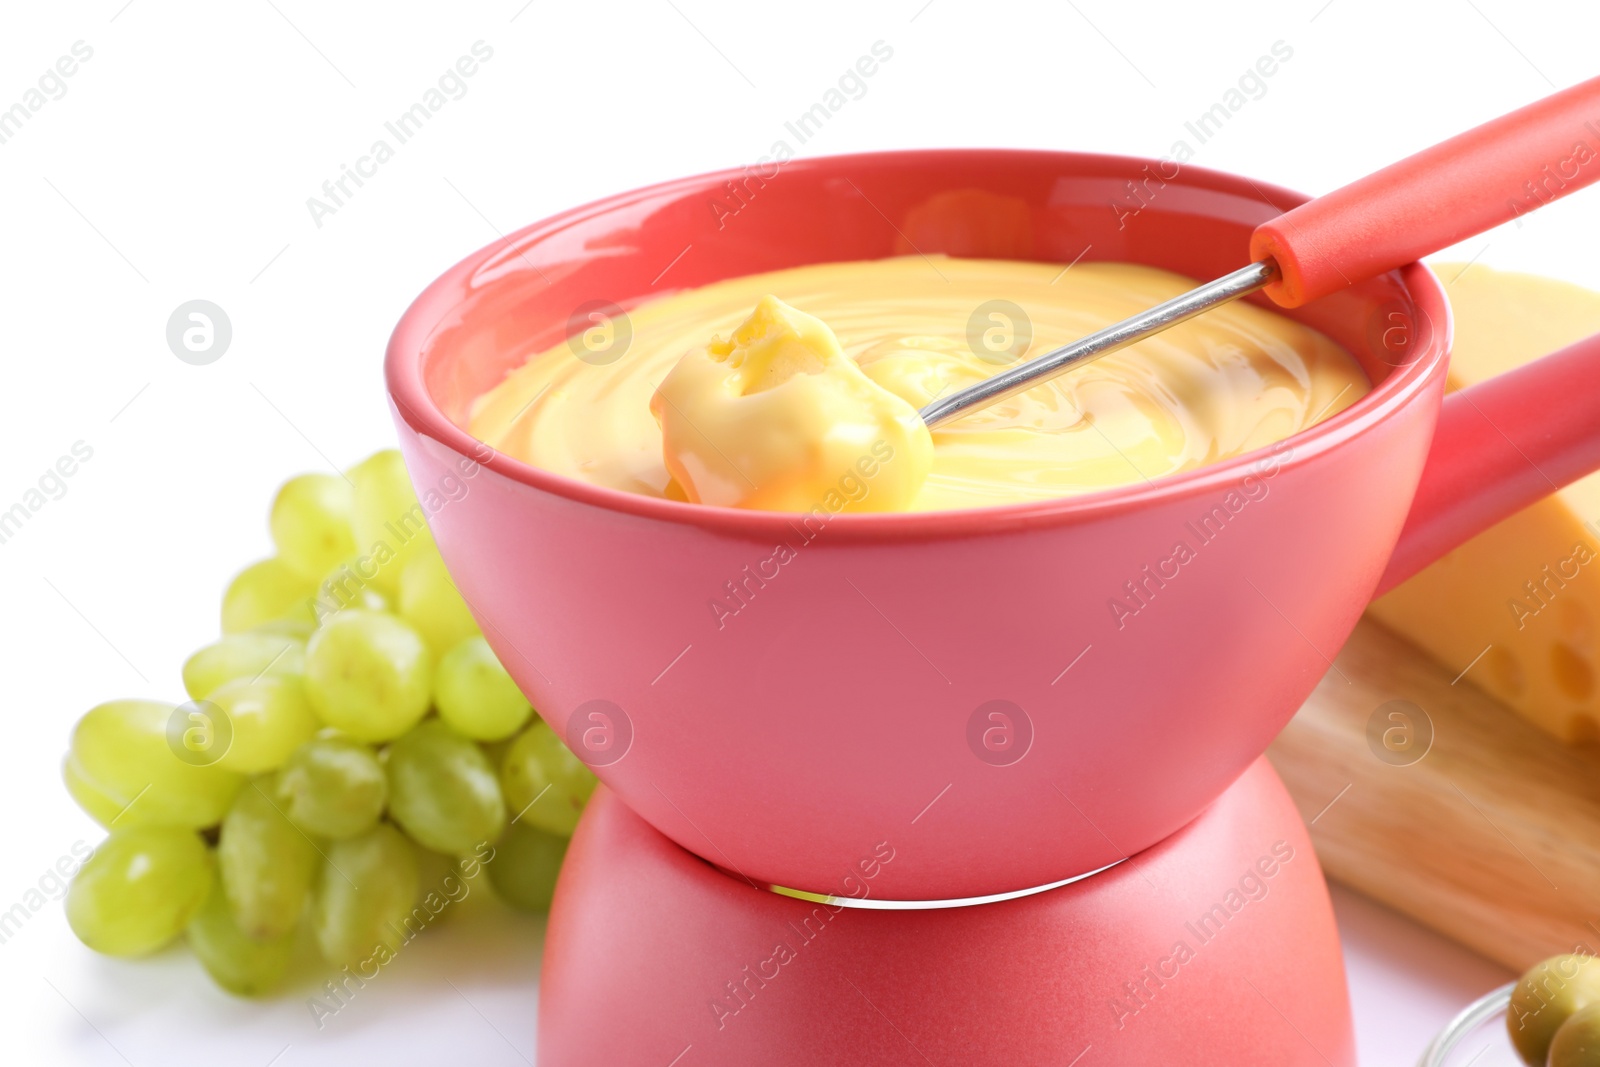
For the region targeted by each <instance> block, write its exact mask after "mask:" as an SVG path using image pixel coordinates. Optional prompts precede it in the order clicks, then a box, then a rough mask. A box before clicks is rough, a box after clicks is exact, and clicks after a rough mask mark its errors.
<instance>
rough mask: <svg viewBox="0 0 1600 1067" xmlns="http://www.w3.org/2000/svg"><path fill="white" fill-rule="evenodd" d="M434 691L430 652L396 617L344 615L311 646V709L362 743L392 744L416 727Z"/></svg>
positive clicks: (374, 613) (320, 632) (367, 613)
mask: <svg viewBox="0 0 1600 1067" xmlns="http://www.w3.org/2000/svg"><path fill="white" fill-rule="evenodd" d="M432 688H433V664H432V660H431V658H430V657H429V655H428V646H427V645H425V644H424V643H423V641H422V638H420V637H418V636H417V632H416V631H415V630H413V629H412V628H411V627H409V626H407V625H406V624H405V623H403V622H401V621H400V620H399V619H397V618H395V617H394V616H393V615H385V614H383V613H382V612H377V611H365V610H361V609H352V610H350V611H342V612H340V613H339V614H337V615H335V616H334V617H333V618H331V619H329V620H328V621H327V623H326V624H324V625H323V626H322V627H321V628H320V629H319V630H317V632H316V633H314V634H312V635H311V643H310V644H309V645H307V646H306V695H307V696H308V697H310V699H311V706H312V707H313V708H314V709H316V712H317V714H318V715H319V716H320V717H321V718H322V721H323V722H325V723H327V724H328V725H329V726H332V727H333V728H335V729H337V730H341V731H343V732H344V733H347V734H349V735H351V736H352V737H356V738H359V739H360V740H362V741H387V740H389V739H390V738H393V737H399V736H400V735H401V734H403V733H405V732H406V731H407V730H409V729H411V728H412V727H413V726H415V725H416V724H417V721H418V720H420V719H421V718H422V716H424V715H425V714H427V712H428V703H429V701H430V699H431V697H432Z"/></svg>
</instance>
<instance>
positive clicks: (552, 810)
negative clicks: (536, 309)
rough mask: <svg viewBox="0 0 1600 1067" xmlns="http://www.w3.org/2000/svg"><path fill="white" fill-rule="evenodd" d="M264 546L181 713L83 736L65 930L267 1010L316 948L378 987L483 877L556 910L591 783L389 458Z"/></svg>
mask: <svg viewBox="0 0 1600 1067" xmlns="http://www.w3.org/2000/svg"><path fill="white" fill-rule="evenodd" d="M271 530H272V539H273V542H274V545H275V546H276V549H277V554H276V555H274V556H272V557H271V558H269V559H264V560H262V561H260V562H258V563H253V564H251V565H250V566H248V567H246V568H245V569H244V570H243V571H241V572H240V573H239V575H238V576H237V577H236V578H234V579H233V581H232V583H231V584H230V585H229V586H228V589H227V592H226V593H224V594H223V598H222V637H221V638H220V639H219V640H218V641H216V642H215V643H213V644H210V645H207V646H206V647H205V648H202V649H200V650H199V651H198V652H196V653H194V655H192V656H190V657H189V659H188V661H187V662H186V663H185V664H184V665H183V685H184V689H185V690H186V691H187V693H188V697H189V700H188V701H187V702H186V703H184V704H181V705H173V704H167V703H161V702H158V701H153V700H115V701H112V702H110V703H107V704H101V705H99V706H98V707H96V708H93V709H91V710H90V711H89V713H88V714H86V715H84V716H83V718H82V719H80V720H79V721H78V724H77V726H76V727H75V728H74V730H73V733H72V746H71V750H70V751H69V753H68V754H67V758H66V764H65V767H64V769H63V775H64V777H65V779H66V785H67V790H68V792H70V793H71V794H72V796H73V798H74V799H75V800H77V802H78V803H79V804H80V805H82V807H83V809H84V810H85V811H87V812H88V813H89V814H90V815H91V816H93V817H94V818H95V819H96V820H97V821H99V822H100V823H101V824H102V825H104V826H105V827H106V828H107V829H108V830H109V831H110V836H108V837H107V838H106V839H105V841H103V842H102V843H101V844H100V845H99V847H98V848H96V849H95V852H94V855H93V856H92V857H91V858H90V859H89V860H88V861H87V862H86V863H85V864H84V865H83V867H82V869H81V870H80V871H79V872H78V875H77V877H76V878H75V879H74V881H73V884H72V888H71V891H70V892H69V894H68V896H67V904H66V907H67V919H68V921H69V922H70V924H71V926H72V929H73V931H74V932H75V933H76V934H77V935H78V937H79V938H80V939H81V940H82V941H83V943H84V944H86V945H88V946H89V947H90V948H92V949H95V950H97V951H99V952H104V953H108V954H110V955H114V956H140V955H145V954H147V953H150V952H153V951H155V950H157V949H159V948H161V947H162V946H164V945H166V944H167V943H169V942H171V941H173V940H175V939H176V938H177V937H178V936H179V935H180V934H181V935H185V936H186V939H187V941H188V943H189V946H190V948H191V949H192V950H193V951H194V953H195V955H196V956H198V957H199V959H200V962H201V963H202V964H203V965H204V966H205V968H206V970H207V971H208V972H209V973H210V974H211V976H212V977H213V978H214V979H215V980H216V981H217V983H218V984H219V985H221V986H222V987H223V988H225V989H227V990H229V991H231V992H233V993H237V994H241V995H260V994H264V993H267V992H270V991H272V990H273V989H274V988H276V987H277V986H278V985H279V984H280V983H281V982H282V981H283V980H284V976H285V974H286V973H287V971H288V968H289V966H290V962H291V960H292V958H293V957H294V955H295V953H296V951H297V945H303V944H305V943H308V942H309V943H311V944H314V945H315V946H316V949H317V951H318V952H319V953H320V954H321V956H322V958H323V959H324V960H326V962H327V964H329V965H331V966H332V967H334V968H342V967H352V966H353V967H359V968H362V973H368V974H370V968H371V966H372V965H373V963H374V962H377V963H379V964H381V963H384V962H387V960H388V959H389V958H390V957H392V956H393V955H394V954H395V953H396V952H398V951H399V949H400V947H401V946H402V945H403V944H404V943H406V942H408V941H409V940H410V938H411V937H412V936H415V933H416V932H417V931H418V930H419V929H420V928H422V927H426V926H427V925H428V924H429V922H430V921H431V919H432V918H433V917H434V916H436V915H437V914H438V913H439V909H440V907H442V905H441V904H439V901H441V900H445V901H447V902H452V901H456V900H458V899H460V895H459V894H460V887H461V886H462V885H466V884H468V883H470V882H471V880H473V879H477V878H478V876H479V875H480V874H486V875H487V879H488V882H489V883H490V884H491V885H492V886H493V887H494V890H495V894H496V895H497V896H499V897H500V898H501V899H502V900H504V901H506V902H507V903H509V904H510V905H512V906H513V907H516V908H519V909H523V910H534V911H537V910H543V909H545V908H547V907H549V904H550V896H551V893H552V891H553V889H554V886H555V880H556V875H557V873H558V872H559V870H560V866H561V860H562V857H563V856H564V855H565V852H566V846H567V839H568V838H569V837H570V836H571V834H572V831H573V828H574V827H575V826H576V824H577V821H578V816H579V815H580V814H581V813H582V810H583V806H584V804H585V803H586V802H587V800H588V798H589V794H590V793H591V792H593V790H594V786H595V779H594V776H593V774H591V773H590V771H589V769H588V768H587V767H586V766H584V765H583V764H582V763H581V762H580V761H579V760H578V759H577V757H575V756H574V755H573V754H572V753H571V752H570V751H569V750H568V749H567V748H566V746H565V745H563V744H562V742H561V739H560V738H559V737H558V736H557V735H556V733H555V732H554V731H553V730H551V728H550V727H549V726H548V725H547V724H546V723H544V722H543V721H542V720H540V719H539V718H538V716H537V715H536V714H535V713H534V710H533V708H532V707H531V706H530V705H529V704H528V701H527V699H526V698H525V697H524V696H523V695H522V693H521V692H520V691H519V690H518V688H517V686H516V683H515V682H513V681H512V679H511V677H510V675H508V674H507V673H506V671H505V669H504V668H503V667H502V666H501V665H500V662H499V661H498V660H497V659H496V658H495V655H494V653H493V652H492V651H491V650H490V648H489V646H488V644H487V643H486V642H485V641H484V639H483V636H482V634H481V633H480V632H479V631H478V627H477V624H476V623H475V622H474V621H473V618H472V616H471V614H470V613H469V612H468V611H467V606H466V604H465V603H464V602H463V601H462V599H461V596H460V594H459V593H458V592H457V591H456V588H455V585H454V583H453V582H452V581H451V579H450V575H449V573H448V572H447V571H446V570H445V567H444V562H443V560H441V559H440V557H439V553H438V550H437V548H436V547H435V546H434V543H433V538H432V535H431V534H430V533H429V531H428V528H427V526H426V524H425V523H424V522H423V519H422V511H421V509H420V507H419V506H418V504H417V499H416V496H415V494H414V493H413V492H412V488H411V483H410V481H409V479H408V478H407V476H406V472H405V467H404V466H403V464H402V462H401V459H400V455H399V453H398V452H394V451H385V452H379V453H377V454H376V455H374V456H372V457H370V458H369V459H367V460H365V461H364V462H362V463H361V464H359V465H358V466H356V467H355V468H354V469H352V470H351V471H349V472H348V474H347V475H329V474H304V475H300V476H299V477H296V478H292V479H290V480H289V481H288V482H287V483H285V484H284V486H283V487H282V488H281V489H280V490H279V491H278V494H277V497H276V499H275V500H274V501H273V504H272V511H271ZM452 879H453V881H452ZM452 889H453V890H454V891H451V890H452ZM307 935H309V936H307Z"/></svg>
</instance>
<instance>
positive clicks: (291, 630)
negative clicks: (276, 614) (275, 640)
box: [245, 618, 317, 645]
mask: <svg viewBox="0 0 1600 1067" xmlns="http://www.w3.org/2000/svg"><path fill="white" fill-rule="evenodd" d="M316 628H317V621H316V619H315V618H311V619H268V620H267V621H266V622H264V623H262V624H261V625H260V626H252V627H251V628H250V629H249V630H247V631H245V632H246V633H252V634H275V635H276V636H279V637H289V638H293V639H294V640H296V641H299V642H300V643H301V644H302V645H303V644H305V643H306V642H307V641H309V640H310V639H311V634H312V632H313V631H315V630H316Z"/></svg>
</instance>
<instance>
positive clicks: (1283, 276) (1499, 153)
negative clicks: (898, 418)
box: [921, 78, 1600, 428]
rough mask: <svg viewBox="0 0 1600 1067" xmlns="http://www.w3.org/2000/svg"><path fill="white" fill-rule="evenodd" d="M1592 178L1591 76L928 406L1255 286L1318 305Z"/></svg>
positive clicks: (937, 413) (931, 414) (942, 408)
mask: <svg viewBox="0 0 1600 1067" xmlns="http://www.w3.org/2000/svg"><path fill="white" fill-rule="evenodd" d="M1596 179H1600V78H1592V79H1590V80H1589V81H1586V82H1582V83H1580V84H1578V85H1574V86H1573V87H1572V88H1570V89H1563V90H1562V91H1561V92H1559V93H1556V94H1554V95H1552V96H1547V97H1545V98H1544V99H1543V100H1539V101H1537V102H1535V103H1532V104H1529V105H1528V106H1527V107H1524V108H1521V109H1519V110H1517V111H1513V112H1511V114H1509V115H1504V116H1502V117H1500V118H1497V119H1494V120H1493V121H1491V122H1486V123H1484V124H1483V125H1482V126H1479V127H1478V128H1477V129H1473V130H1468V131H1467V132H1466V133H1463V134H1458V135H1457V136H1455V137H1452V138H1450V140H1448V141H1445V142H1443V143H1441V144H1436V145H1434V146H1433V147H1432V148H1427V149H1424V150H1423V151H1421V152H1418V153H1417V154H1416V155H1414V156H1411V157H1409V158H1407V159H1402V160H1401V161H1400V162H1398V163H1395V164H1393V165H1391V166H1388V167H1385V168H1384V169H1383V170H1380V171H1378V172H1377V173H1375V174H1371V175H1368V176H1367V177H1365V178H1362V179H1360V180H1358V181H1354V182H1351V183H1350V184H1349V185H1346V186H1345V187H1344V188H1342V189H1335V190H1334V191H1333V192H1331V193H1328V194H1326V195H1324V196H1319V197H1317V199H1315V200H1311V201H1308V202H1307V203H1304V204H1302V205H1300V206H1299V207H1297V208H1295V209H1294V210H1293V211H1290V212H1288V213H1287V214H1284V215H1280V216H1278V217H1277V218H1275V219H1272V220H1271V221H1270V222H1264V223H1262V224H1261V225H1260V226H1258V227H1256V230H1255V232H1254V233H1253V234H1251V237H1250V258H1251V259H1252V260H1254V262H1252V263H1251V264H1250V265H1249V266H1246V267H1241V268H1239V269H1238V270H1236V271H1234V272H1233V273H1231V274H1227V275H1224V276H1223V277H1221V278H1218V279H1216V280H1215V281H1212V282H1207V283H1206V284H1205V285H1202V286H1200V287H1198V288H1196V289H1191V290H1190V291H1189V292H1187V293H1184V294H1183V295H1181V296H1177V297H1174V298H1172V299H1171V300H1168V301H1166V302H1165V303H1163V304H1158V305H1156V306H1155V307H1153V308H1150V309H1149V310H1148V311H1143V312H1140V313H1139V314H1137V315H1134V316H1133V317H1132V318H1128V319H1124V320H1123V321H1121V322H1118V323H1115V324H1113V325H1111V326H1107V327H1106V328H1105V329H1103V330H1099V331H1097V332H1095V333H1092V334H1090V335H1089V336H1088V337H1083V338H1080V339H1078V340H1076V341H1073V342H1072V343H1070V344H1066V345H1062V346H1061V347H1060V348H1056V349H1052V350H1051V351H1049V352H1046V353H1044V354H1043V355H1041V356H1038V357H1036V358H1034V359H1030V360H1029V361H1028V362H1026V363H1020V364H1018V365H1016V366H1014V367H1007V368H1006V369H1005V370H1002V371H1000V372H998V373H996V374H993V375H991V376H989V377H988V378H985V379H984V380H983V381H980V382H975V383H973V384H972V385H969V386H967V387H966V388H965V389H960V390H957V391H956V392H953V393H949V394H947V395H945V396H942V397H940V398H939V399H937V400H934V401H933V402H932V403H930V404H928V405H927V406H926V407H924V408H923V409H922V411H921V415H922V420H923V421H924V422H926V423H927V424H928V426H929V427H930V428H931V427H935V426H938V425H940V424H941V423H945V422H949V421H951V420H952V419H958V418H960V417H961V416H962V415H964V414H965V413H966V412H968V411H970V410H972V409H973V408H980V407H985V406H987V405H989V404H993V403H996V402H998V401H1000V400H1003V399H1005V398H1006V397H1009V396H1015V395H1016V394H1017V393H1020V392H1022V391H1023V390H1025V389H1028V388H1031V387H1032V386H1034V385H1036V384H1037V383H1039V382H1041V381H1044V380H1046V379H1049V378H1054V377H1055V376H1056V375H1058V374H1063V373H1065V372H1067V371H1069V370H1072V369H1073V368H1075V367H1081V366H1083V365H1084V364H1086V363H1089V362H1091V361H1093V360H1096V359H1099V358H1100V357H1101V356H1105V355H1109V354H1110V353H1112V352H1115V351H1118V350H1119V349H1122V348H1126V347H1127V346H1128V345H1131V344H1134V343H1136V342H1138V341H1141V340H1143V339H1144V338H1146V337H1150V336H1152V335H1154V334H1157V333H1160V332H1161V331H1162V330H1165V329H1166V328H1167V327H1169V326H1173V325H1175V324H1177V323H1180V322H1183V321H1185V320H1187V319H1191V318H1194V317H1195V316H1196V315H1199V314H1202V313H1204V312H1206V311H1209V310H1211V309H1212V308H1214V307H1218V306H1219V305H1222V304H1225V303H1227V302H1228V301H1230V300H1237V299H1238V298H1239V297H1241V296H1244V295H1246V294H1248V293H1253V292H1255V291H1256V290H1257V289H1264V290H1265V291H1266V293H1267V295H1268V296H1269V297H1271V298H1272V299H1273V300H1274V301H1275V302H1276V303H1278V304H1279V305H1281V306H1283V307H1299V306H1300V305H1301V304H1304V303H1308V302H1309V301H1312V300H1315V299H1316V298H1317V297H1319V296H1327V295H1328V294H1329V293H1333V292H1336V291H1338V290H1340V289H1344V288H1346V287H1348V286H1351V285H1354V284H1356V283H1357V282H1361V281H1365V280H1367V279H1368V278H1374V277H1377V276H1378V275H1379V274H1383V273H1384V272H1385V271H1390V270H1394V269H1396V268H1398V267H1403V266H1405V265H1406V264H1407V263H1410V262H1412V261H1414V260H1417V259H1421V258H1422V257H1423V256H1425V255H1428V254H1429V253H1432V252H1437V251H1439V249H1441V248H1448V247H1449V246H1450V245H1453V244H1455V243H1456V242H1457V241H1460V240H1463V239H1465V238H1467V237H1471V236H1472V235H1473V234H1475V233H1482V232H1483V231H1484V230H1487V229H1492V228H1493V227H1495V226H1498V225H1500V224H1501V223H1503V222H1510V221H1511V220H1512V219H1515V218H1516V217H1517V216H1519V215H1523V214H1526V213H1527V212H1529V211H1532V210H1534V209H1535V208H1538V207H1542V206H1543V205H1545V204H1547V203H1549V202H1550V201H1552V200H1554V199H1556V198H1557V197H1562V196H1565V195H1567V194H1568V193H1570V192H1574V191H1575V190H1578V189H1581V188H1583V187H1584V186H1586V185H1589V184H1590V183H1592V182H1594V181H1595V180H1596Z"/></svg>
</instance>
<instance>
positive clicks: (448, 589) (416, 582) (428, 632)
mask: <svg viewBox="0 0 1600 1067" xmlns="http://www.w3.org/2000/svg"><path fill="white" fill-rule="evenodd" d="M400 617H401V618H403V619H405V620H406V622H409V623H410V624H411V625H412V627H413V628H414V629H415V630H416V631H417V633H419V634H421V635H422V639H423V640H424V641H426V642H428V647H429V648H431V649H433V654H434V655H435V656H442V655H444V654H445V653H446V652H448V651H450V649H452V648H454V647H455V646H456V645H458V644H460V643H461V642H462V641H464V640H465V639H466V638H469V637H471V636H473V635H474V634H476V633H478V632H479V631H478V623H477V621H476V620H474V619H473V617H472V613H471V612H470V611H468V610H467V602H466V601H465V600H462V599H461V594H460V593H458V592H456V583H455V582H454V581H453V580H452V579H451V578H450V572H449V571H448V570H446V569H445V566H444V560H443V559H442V558H441V557H440V555H439V553H438V552H437V551H428V552H422V553H419V554H418V555H417V558H415V559H413V560H412V561H411V562H410V563H408V564H406V569H405V570H404V571H402V572H401V574H400Z"/></svg>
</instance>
